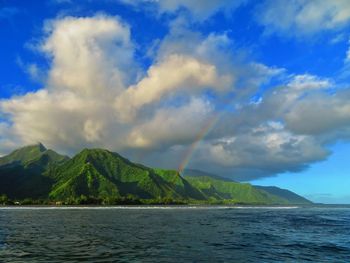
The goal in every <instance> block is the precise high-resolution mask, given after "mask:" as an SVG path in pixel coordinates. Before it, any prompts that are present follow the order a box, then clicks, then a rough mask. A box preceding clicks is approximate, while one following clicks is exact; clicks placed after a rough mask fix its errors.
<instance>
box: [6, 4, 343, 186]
mask: <svg viewBox="0 0 350 263" xmlns="http://www.w3.org/2000/svg"><path fill="white" fill-rule="evenodd" d="M316 2H317V1H310V2H302V1H291V2H289V3H290V4H288V5H289V6H288V8H287V10H289V12H290V15H288V16H286V18H285V20H283V21H282V22H283V23H281V26H276V25H274V23H275V22H274V21H275V20H274V19H278V15H277V13H278V12H277V11H278V8H279V6H280V5H278V4H276V6H275V7H274V8H269V10H270V11H269V12H272V13H271V16H269V19H267V16H266V17H265V16H263V17H261V18H259V19H261V20H260V21H261V23H262V24H264V25H271V28H272V29H273V30H275V31H283V30H290V29H291V28H296V29H298V30H299V27H301V26H302V25H303V24H305V23H306V24H308V25H309V26H310V27H309V29H305V28H303V31H302V32H303V33H302V34H309V33H312V32H314V31H315V29H313V24H315V23H319V24H321V25H322V23H325V24H324V27H325V28H326V29H328V28H329V29H333V28H337V27H341V26H342V25H343V23H345V22H346V21H347V20H348V17H347V14H348V13H347V12H345V13H344V12H343V11H344V10H347V9H346V8H347V4H345V2H342V1H334V4H332V6H327V8H326V7H325V6H324V5H322V4H320V5H315V3H316ZM200 3H202V2H200ZM239 3H241V2H239ZM322 3H323V2H322ZM330 3H331V2H329V5H330ZM332 3H333V2H332ZM269 4H271V3H269V2H268V1H267V2H266V3H265V4H264V5H262V6H261V7H260V8H266V5H269ZM300 4H303V8H300V6H299V5H300ZM157 5H159V6H158V8H159V12H176V11H177V10H179V9H181V8H188V9H193V14H194V15H195V16H196V17H197V19H199V20H203V19H205V18H208V17H210V16H211V15H213V14H215V13H216V12H218V10H223V9H225V10H233V9H234V8H237V6H238V5H239V4H238V3H235V4H231V1H215V3H214V2H212V1H207V2H204V4H203V5H200V4H199V1H198V2H197V1H177V2H174V1H170V0H169V1H160V2H158V4H157ZM295 6H297V8H296V7H295ZM324 8H326V9H324ZM329 8H331V10H333V12H332V13H331V14H328V13H327V12H328V11H325V10H328V9H329ZM309 9H310V10H316V9H317V10H316V11H317V12H316V13H315V15H314V16H311V17H310V16H309V19H313V20H312V21H311V22H310V21H303V20H302V19H301V20H300V21H299V20H296V21H293V22H291V21H289V20H288V19H289V18H290V16H294V15H296V12H302V13H305V12H311V11H308V10H309ZM275 12H276V13H275ZM265 13H266V12H265ZM265 13H264V14H265ZM272 14H275V15H272ZM330 15H331V19H330V20H329V21H327V22H324V21H323V20H322V19H324V17H325V16H326V17H329V16H330ZM181 19H183V18H181V17H180V18H179V19H177V20H174V21H172V23H171V24H170V27H169V33H168V34H167V35H166V36H165V37H164V38H163V39H161V40H160V42H159V43H158V45H157V47H156V48H154V50H153V53H152V63H151V65H150V66H149V67H148V68H147V69H143V68H142V67H141V66H140V65H139V63H138V60H137V58H136V56H135V52H136V46H137V45H136V43H134V42H133V40H132V35H131V29H130V27H129V25H128V24H127V23H126V22H124V21H122V19H120V18H118V17H113V16H108V15H101V14H100V15H94V16H91V17H62V18H57V19H55V20H51V21H49V22H47V23H46V25H45V28H44V37H43V39H42V42H41V43H40V44H39V46H38V47H37V48H38V50H40V51H41V52H42V53H43V54H44V55H45V56H46V57H47V59H48V61H49V64H50V68H49V70H48V72H47V73H46V80H45V82H44V83H43V88H42V89H40V90H38V91H36V92H30V93H27V94H25V95H22V96H15V97H12V98H10V99H3V100H1V102H0V111H1V117H3V119H4V121H3V122H0V134H1V136H0V141H1V145H2V149H0V152H1V153H5V152H6V151H8V150H9V149H13V148H14V147H16V146H17V145H21V144H29V143H34V142H38V141H40V142H43V143H44V144H45V145H47V146H49V147H51V148H53V149H57V150H60V151H62V152H65V153H70V154H72V153H75V152H76V151H78V150H80V149H81V148H83V147H104V148H108V149H110V150H113V151H118V152H120V153H122V154H126V155H127V156H129V157H130V158H132V159H133V160H135V161H139V162H143V163H146V164H149V165H153V166H163V167H168V168H175V169H176V168H178V167H179V165H180V163H182V162H183V158H184V156H185V155H186V153H187V152H188V149H189V148H191V145H193V143H194V142H196V141H198V140H200V141H198V147H197V148H196V150H195V151H194V152H193V153H191V156H192V158H191V161H190V164H189V165H190V166H191V167H192V168H197V169H202V170H206V171H209V172H214V173H220V174H222V175H225V176H229V177H231V178H234V179H239V180H250V179H255V178H259V177H262V176H271V175H275V174H278V173H282V172H287V171H294V172H295V171H300V170H302V169H305V168H307V167H308V165H309V164H311V163H314V162H317V161H321V160H324V159H326V158H327V157H328V156H329V154H330V152H329V151H328V145H330V144H332V143H334V142H336V141H337V140H340V139H342V140H347V139H349V136H348V134H349V129H350V114H349V112H350V107H349V106H348V101H349V99H350V93H349V91H348V90H347V89H343V90H338V89H335V86H336V84H335V83H333V81H331V80H329V79H327V78H321V77H318V76H314V75H310V74H299V75H293V74H290V73H288V72H286V70H285V69H283V68H276V67H269V66H268V65H264V64H261V63H259V62H257V61H253V60H251V59H248V58H246V57H245V56H243V55H242V53H241V52H240V51H239V50H238V49H236V48H235V46H234V43H233V41H232V40H231V39H230V38H229V37H228V36H227V34H226V33H220V34H219V33H217V34H214V33H211V34H208V35H203V34H201V33H199V32H196V31H194V30H193V29H190V28H189V27H186V25H185V24H186V23H183V22H184V21H181ZM272 80H273V81H272ZM272 82H273V83H274V84H273V85H272V84H271V83H272ZM276 83H277V84H276ZM266 85H268V88H266ZM263 87H265V88H264V90H263V91H264V92H261V90H262V89H263ZM208 123H209V124H210V125H208Z"/></svg>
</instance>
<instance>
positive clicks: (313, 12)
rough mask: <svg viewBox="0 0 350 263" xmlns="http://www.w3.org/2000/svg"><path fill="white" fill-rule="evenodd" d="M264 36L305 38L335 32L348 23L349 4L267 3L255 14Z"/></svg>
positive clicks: (336, 0) (338, 0)
mask: <svg viewBox="0 0 350 263" xmlns="http://www.w3.org/2000/svg"><path fill="white" fill-rule="evenodd" d="M256 16H257V21H258V22H259V23H260V24H261V25H263V26H264V27H265V31H266V32H267V33H278V34H283V35H288V36H308V35H313V34H315V33H318V32H321V31H325V30H338V29H341V28H343V27H344V26H346V25H348V23H349V21H350V2H349V1H348V0H332V1H327V0H291V1H285V0H266V1H264V2H263V3H262V4H261V5H260V6H259V7H258V9H257V11H256Z"/></svg>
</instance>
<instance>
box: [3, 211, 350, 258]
mask: <svg viewBox="0 0 350 263" xmlns="http://www.w3.org/2000/svg"><path fill="white" fill-rule="evenodd" d="M304 261H305V262H308V261H314V262H350V209H349V208H294V209H283V208H242V209H239V208H224V207H209V208H205V207H204V208H203V207H202V208H198V207H197V208H189V207H187V208H181V207H177V208H174V207H173V208H164V207H163V208H149V209H148V208H145V207H143V208H137V207H133V208H86V209H82V208H79V209H76V208H70V209H53V208H38V209H35V208H34V209H32V208H10V209H7V208H0V262H11V263H15V262H304Z"/></svg>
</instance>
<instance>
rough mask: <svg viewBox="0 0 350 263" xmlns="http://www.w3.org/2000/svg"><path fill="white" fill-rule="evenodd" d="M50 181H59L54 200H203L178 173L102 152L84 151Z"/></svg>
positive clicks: (54, 191) (57, 170)
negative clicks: (124, 198)
mask: <svg viewBox="0 0 350 263" xmlns="http://www.w3.org/2000/svg"><path fill="white" fill-rule="evenodd" d="M50 177H53V178H55V179H56V180H57V183H56V184H55V185H54V186H53V188H52V191H51V192H50V197H51V198H53V199H66V198H70V197H73V198H76V197H79V196H81V195H85V196H91V197H94V198H106V197H114V198H118V197H128V196H129V197H132V198H139V199H157V198H165V197H168V198H173V199H182V198H185V199H200V198H204V197H203V196H201V193H200V192H199V191H198V190H197V189H195V188H194V187H192V186H191V185H190V184H189V183H188V182H187V181H185V180H184V179H183V178H182V177H181V176H180V175H179V174H178V172H176V171H171V170H169V171H165V170H160V169H152V168H148V167H145V166H143V165H139V164H135V163H132V162H130V161H129V160H127V159H125V158H124V157H122V156H120V155H119V154H117V153H113V152H110V151H108V150H103V149H90V150H89V149H85V150H83V151H81V152H80V153H79V154H77V155H76V156H75V157H74V158H72V159H71V160H69V161H67V162H66V163H65V164H63V165H62V166H60V167H58V168H57V169H56V170H55V171H54V172H53V173H52V174H51V175H50Z"/></svg>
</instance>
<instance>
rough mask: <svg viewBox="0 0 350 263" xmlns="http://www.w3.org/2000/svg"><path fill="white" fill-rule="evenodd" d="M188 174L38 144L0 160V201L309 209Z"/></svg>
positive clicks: (283, 195)
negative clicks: (3, 198)
mask: <svg viewBox="0 0 350 263" xmlns="http://www.w3.org/2000/svg"><path fill="white" fill-rule="evenodd" d="M190 172H191V173H192V176H188V175H186V174H185V175H184V176H182V175H181V174H179V172H178V171H176V170H165V169H157V168H151V167H147V166H144V165H141V164H136V163H133V162H132V161H130V160H128V159H127V158H125V157H123V156H121V155H120V154H118V153H115V152H111V151H109V150H106V149H101V148H95V149H83V150H81V151H80V152H79V153H77V154H76V155H75V156H73V157H72V158H69V157H67V156H64V155H61V154H59V153H56V152H55V151H53V150H50V149H46V147H45V146H44V145H43V144H41V143H38V144H36V145H29V146H25V147H22V148H19V149H17V150H15V151H13V152H11V153H10V154H9V155H6V156H3V157H1V158H0V195H2V194H3V195H6V196H8V197H9V198H11V199H14V200H23V199H29V200H32V201H36V200H45V202H59V203H67V204H79V203H98V204H116V203H123V202H124V203H125V202H126V203H128V202H139V203H202V204H215V203H225V204H237V203H244V204H284V205H285V204H293V202H292V200H294V201H299V202H300V203H301V204H307V203H310V202H309V201H308V200H307V199H305V198H304V199H303V198H302V197H300V198H298V197H299V196H298V195H296V194H294V193H292V192H290V191H289V193H287V192H285V191H286V190H283V189H280V190H278V189H279V188H276V189H275V188H274V189H263V188H259V187H255V186H252V185H251V184H247V183H238V182H234V181H232V180H230V179H227V178H222V177H220V176H216V175H212V174H208V173H205V172H201V174H198V173H199V172H198V171H196V170H190ZM269 190H270V191H269ZM288 198H289V199H288Z"/></svg>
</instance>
